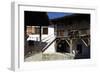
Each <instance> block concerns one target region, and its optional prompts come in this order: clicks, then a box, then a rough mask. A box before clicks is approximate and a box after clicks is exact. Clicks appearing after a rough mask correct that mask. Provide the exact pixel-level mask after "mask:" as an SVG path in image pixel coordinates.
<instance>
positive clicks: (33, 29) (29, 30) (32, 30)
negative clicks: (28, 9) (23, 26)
mask: <svg viewBox="0 0 100 73" xmlns="http://www.w3.org/2000/svg"><path fill="white" fill-rule="evenodd" d="M39 33H40V29H39V27H38V26H27V34H29V35H32V34H39Z"/></svg>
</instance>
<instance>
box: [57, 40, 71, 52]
mask: <svg viewBox="0 0 100 73" xmlns="http://www.w3.org/2000/svg"><path fill="white" fill-rule="evenodd" d="M56 52H60V53H70V49H69V45H68V44H67V42H66V40H61V41H60V42H59V43H57V46H56Z"/></svg>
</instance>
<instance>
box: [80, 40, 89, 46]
mask: <svg viewBox="0 0 100 73" xmlns="http://www.w3.org/2000/svg"><path fill="white" fill-rule="evenodd" d="M81 40H82V42H83V43H84V44H85V46H86V47H88V43H86V42H85V41H84V40H83V39H81Z"/></svg>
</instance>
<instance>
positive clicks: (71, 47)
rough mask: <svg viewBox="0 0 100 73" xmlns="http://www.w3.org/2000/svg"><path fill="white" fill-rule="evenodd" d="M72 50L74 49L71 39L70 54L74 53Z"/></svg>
mask: <svg viewBox="0 0 100 73" xmlns="http://www.w3.org/2000/svg"><path fill="white" fill-rule="evenodd" d="M72 49H73V40H72V39H70V53H72Z"/></svg>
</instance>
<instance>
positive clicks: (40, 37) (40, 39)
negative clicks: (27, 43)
mask: <svg viewBox="0 0 100 73" xmlns="http://www.w3.org/2000/svg"><path fill="white" fill-rule="evenodd" d="M41 35H42V34H41V26H40V43H41V41H42V40H41V38H42V36H41Z"/></svg>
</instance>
